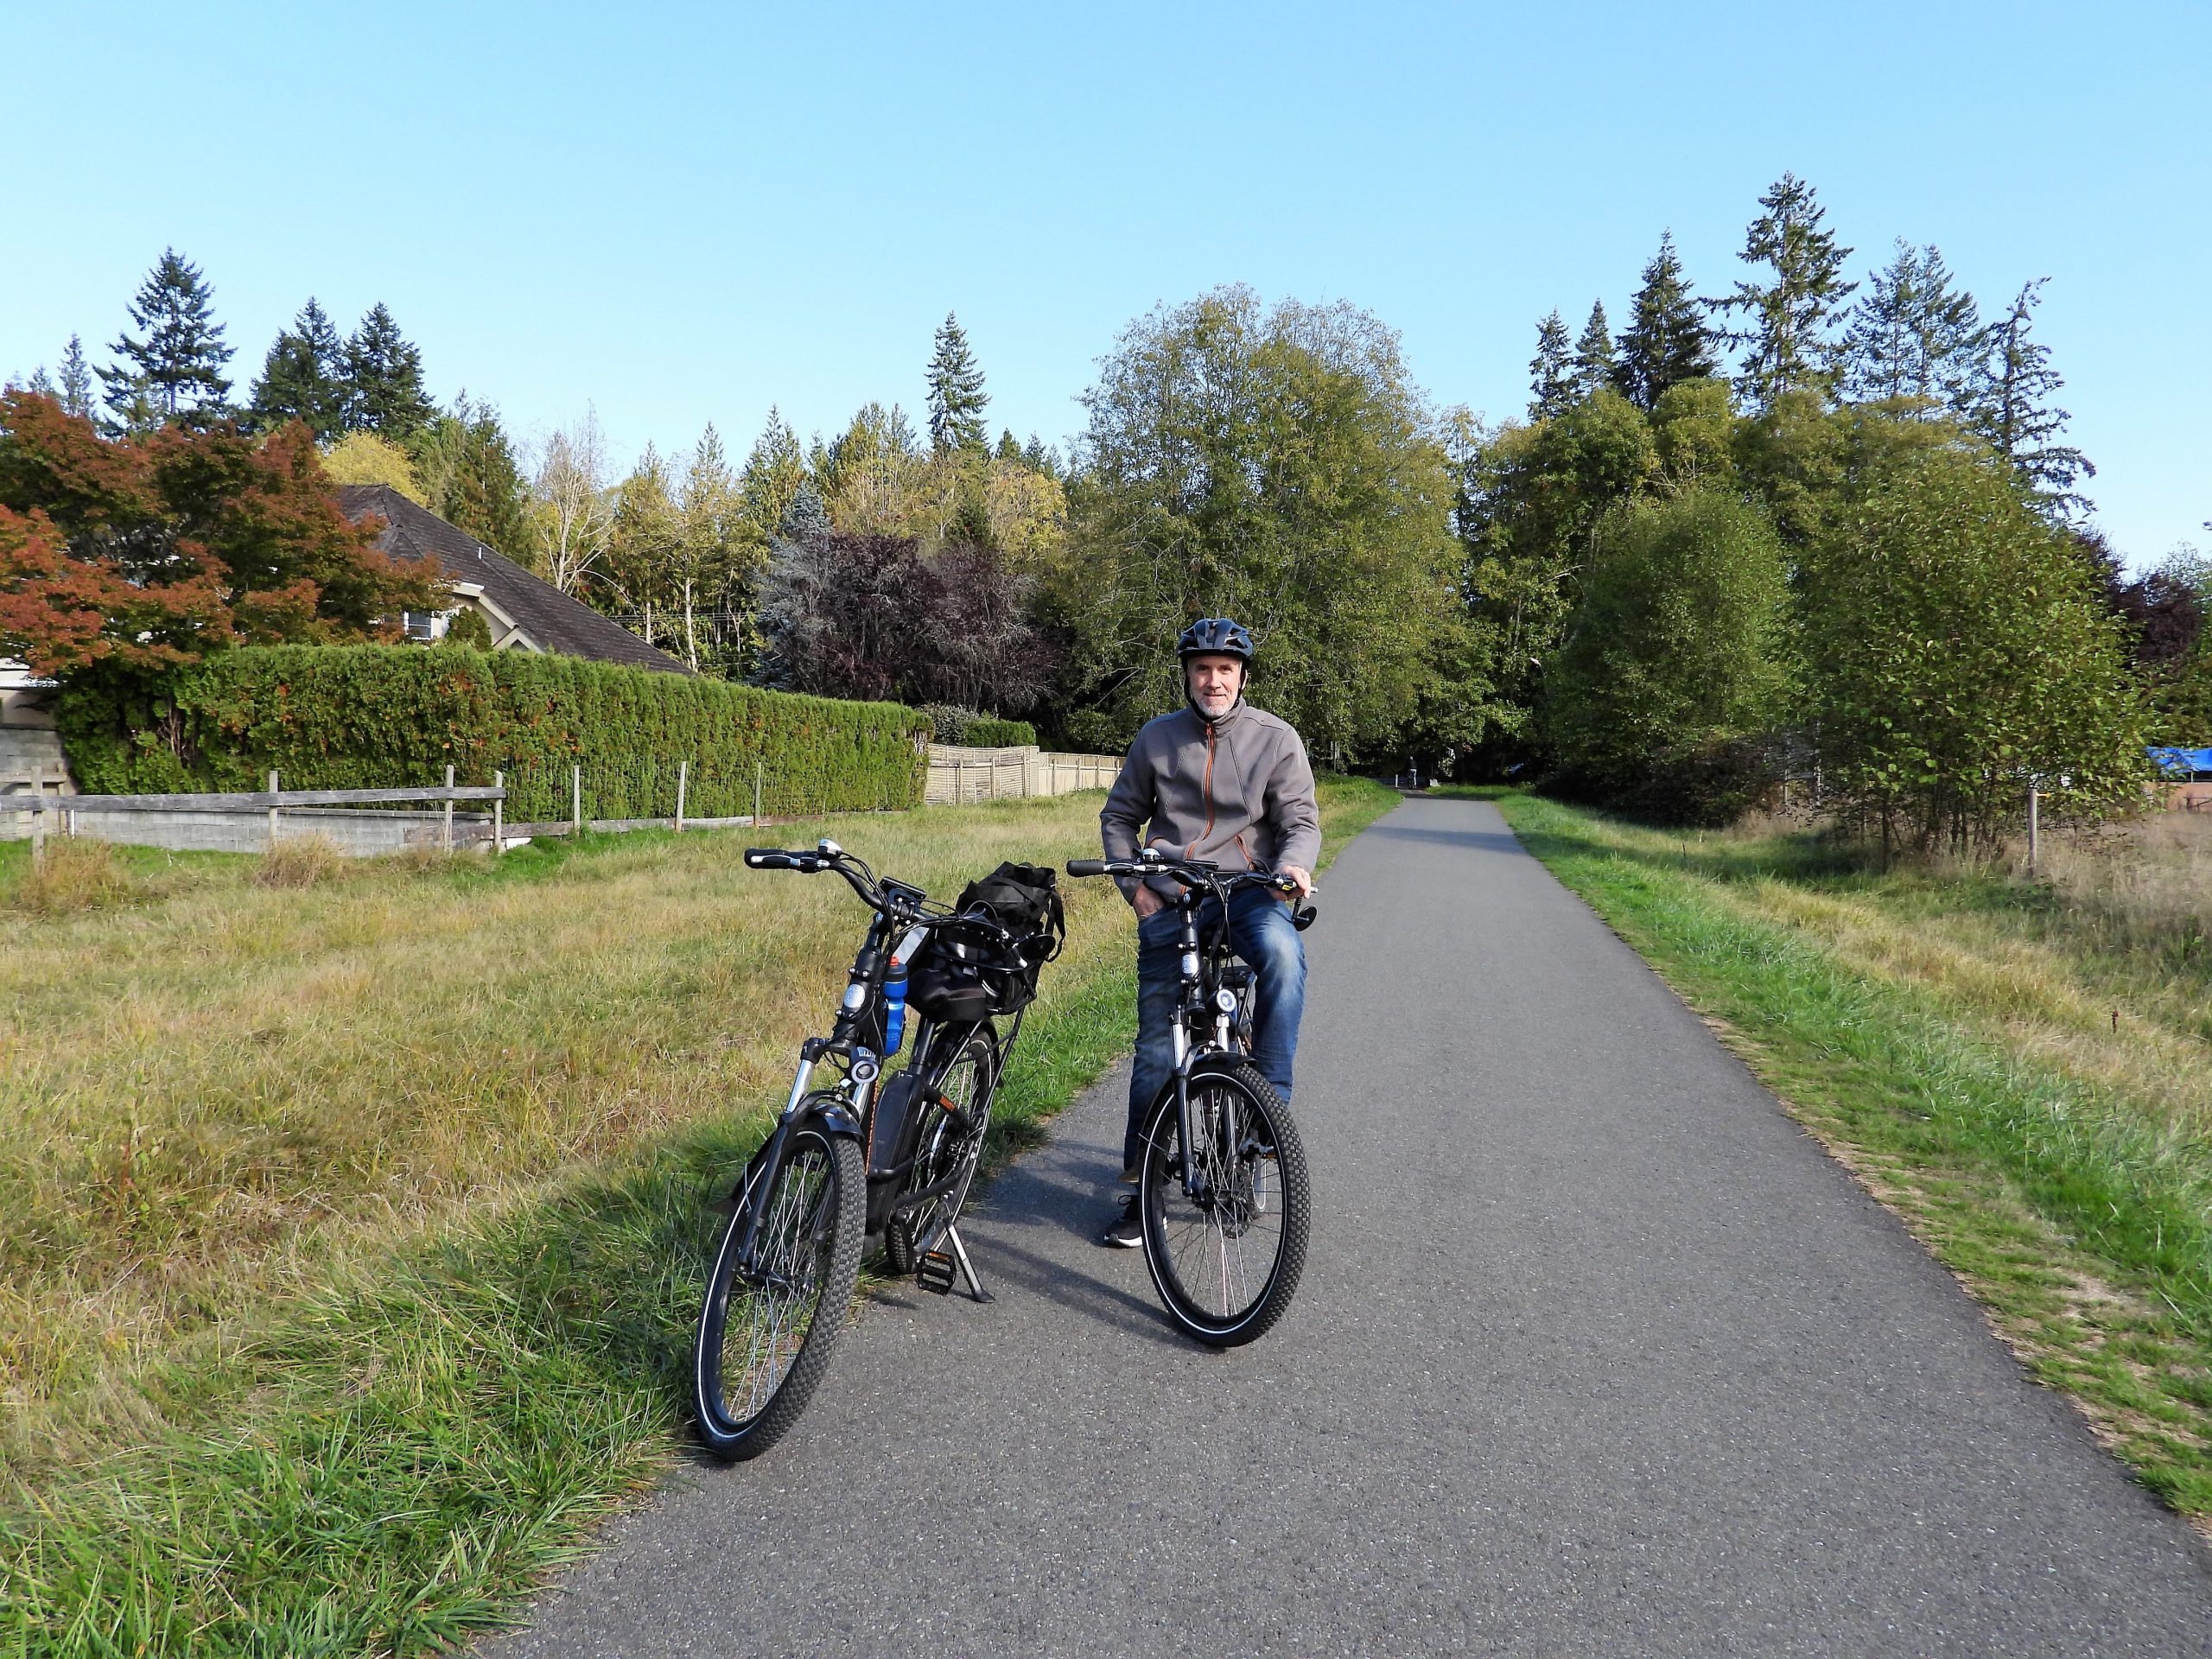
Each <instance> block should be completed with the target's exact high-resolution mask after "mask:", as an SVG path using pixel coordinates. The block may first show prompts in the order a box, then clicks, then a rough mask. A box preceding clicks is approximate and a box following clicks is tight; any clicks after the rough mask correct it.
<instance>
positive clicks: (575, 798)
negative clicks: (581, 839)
mask: <svg viewBox="0 0 2212 1659" xmlns="http://www.w3.org/2000/svg"><path fill="white" fill-rule="evenodd" d="M569 823H571V824H572V825H574V826H575V834H577V835H579V836H581V835H582V834H583V832H584V769H583V767H582V766H571V767H569Z"/></svg>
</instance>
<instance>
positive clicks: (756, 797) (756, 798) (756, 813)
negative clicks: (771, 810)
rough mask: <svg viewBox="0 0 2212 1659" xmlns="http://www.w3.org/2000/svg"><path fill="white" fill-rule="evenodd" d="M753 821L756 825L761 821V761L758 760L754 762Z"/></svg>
mask: <svg viewBox="0 0 2212 1659" xmlns="http://www.w3.org/2000/svg"><path fill="white" fill-rule="evenodd" d="M753 823H754V824H755V825H756V826H757V825H758V824H759V823H760V762H759V761H758V760H755V761H754V762H753Z"/></svg>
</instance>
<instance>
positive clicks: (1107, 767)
mask: <svg viewBox="0 0 2212 1659" xmlns="http://www.w3.org/2000/svg"><path fill="white" fill-rule="evenodd" d="M1121 775H1122V758H1121V756H1119V755H1116V754H1062V753H1053V752H1052V751H1050V750H1046V749H1039V748H1035V747H1029V746H1026V745H1025V746H1023V747H1018V748H1007V749H978V748H965V747H961V746H960V745H957V744H952V743H932V744H931V745H930V776H929V785H928V788H927V790H926V791H925V793H924V795H923V799H924V800H925V802H926V803H927V804H929V805H931V806H969V805H973V804H975V803H976V802H978V801H1003V800H1020V799H1021V798H1024V797H1027V796H1031V795H1071V794H1073V793H1074V792H1075V791H1077V790H1081V789H1110V788H1112V787H1113V784H1114V780H1115V779H1116V778H1118V777H1120V776H1121Z"/></svg>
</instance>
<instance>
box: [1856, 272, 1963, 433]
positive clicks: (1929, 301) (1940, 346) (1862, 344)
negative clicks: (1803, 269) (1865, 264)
mask: <svg viewBox="0 0 2212 1659" xmlns="http://www.w3.org/2000/svg"><path fill="white" fill-rule="evenodd" d="M1983 345H1984V337H1983V330H1982V327H1981V320H1980V315H1979V314H1978V310H1977V308H1976V307H1975V305H1974V296H1973V295H1971V294H1969V293H1967V291H1966V290H1965V289H1960V288H1955V287H1953V286H1952V283H1951V272H1950V269H1949V267H1948V266H1947V265H1945V264H1944V263H1943V256H1942V253H1940V252H1939V251H1937V250H1936V248H1935V247H1933V246H1932V245H1931V246H1929V247H1924V248H1917V249H1916V248H1914V247H1913V246H1912V245H1910V244H1909V243H1907V242H1905V241H1904V239H1903V238H1899V239H1898V242H1897V255H1896V257H1894V258H1892V259H1891V261H1890V264H1889V268H1888V269H1887V270H1878V271H1877V272H1875V273H1874V275H1873V277H1872V279H1871V280H1870V281H1869V282H1868V283H1867V285H1866V293H1865V294H1864V295H1862V296H1860V297H1859V303H1858V304H1857V305H1855V306H1853V308H1852V312H1851V327H1849V328H1848V329H1847V330H1846V331H1845V333H1844V337H1843V365H1844V382H1843V384H1844V391H1845V394H1846V395H1847V396H1848V397H1851V398H1853V400H1855V401H1857V402H1860V403H1874V402H1878V401H1880V400H1883V399H1886V398H1893V397H1913V398H1917V399H1919V400H1920V401H1921V403H1922V404H1923V405H1925V412H1929V413H1936V412H1942V411H1948V413H1951V414H1954V415H1959V416H1965V415H1967V414H1968V413H1969V412H1970V410H1971V406H1972V404H1973V401H1974V385H1975V380H1976V378H1977V374H1976V371H1977V367H1978V365H1979V363H1980V354H1981V351H1982V348H1983Z"/></svg>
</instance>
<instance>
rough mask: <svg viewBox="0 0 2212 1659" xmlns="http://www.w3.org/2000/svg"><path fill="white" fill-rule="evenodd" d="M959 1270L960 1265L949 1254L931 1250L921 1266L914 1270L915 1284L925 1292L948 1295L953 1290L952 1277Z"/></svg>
mask: <svg viewBox="0 0 2212 1659" xmlns="http://www.w3.org/2000/svg"><path fill="white" fill-rule="evenodd" d="M958 1268H959V1264H958V1263H957V1262H954V1261H953V1259H952V1257H951V1255H950V1254H949V1253H947V1252H946V1251H944V1250H931V1252H930V1253H929V1254H928V1255H925V1256H924V1257H923V1258H922V1260H921V1265H920V1266H918V1267H917V1268H915V1269H914V1282H915V1283H916V1284H918V1285H919V1286H920V1287H922V1288H923V1289H924V1290H928V1291H934V1292H936V1293H937V1294H938V1295H940V1296H943V1295H946V1294H950V1291H951V1289H952V1276H953V1274H955V1273H956V1272H957V1271H958Z"/></svg>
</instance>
